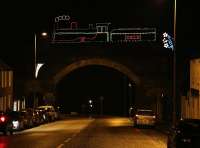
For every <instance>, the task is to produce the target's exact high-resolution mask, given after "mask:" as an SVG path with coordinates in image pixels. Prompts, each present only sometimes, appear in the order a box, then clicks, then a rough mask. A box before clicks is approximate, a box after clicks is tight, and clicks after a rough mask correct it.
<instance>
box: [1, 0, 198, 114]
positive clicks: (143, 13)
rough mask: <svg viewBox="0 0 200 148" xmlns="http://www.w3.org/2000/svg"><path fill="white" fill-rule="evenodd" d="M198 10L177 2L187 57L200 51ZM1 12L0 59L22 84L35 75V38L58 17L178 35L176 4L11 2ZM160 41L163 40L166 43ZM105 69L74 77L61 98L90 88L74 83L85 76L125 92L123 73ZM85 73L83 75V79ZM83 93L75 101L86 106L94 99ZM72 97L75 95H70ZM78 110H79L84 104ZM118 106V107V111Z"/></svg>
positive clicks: (138, 0)
mask: <svg viewBox="0 0 200 148" xmlns="http://www.w3.org/2000/svg"><path fill="white" fill-rule="evenodd" d="M196 3H197V2H196ZM198 6H199V5H196V4H195V2H192V3H189V1H186V0H181V1H178V2H177V48H179V49H181V50H182V49H184V51H186V52H185V54H186V55H187V54H190V53H193V54H196V53H199V51H200V49H199V46H198V42H199V41H200V38H199V34H198V32H199V23H198V21H199V20H198V19H199V14H200V13H199V9H197V7H198ZM1 7H2V8H4V9H1V10H0V12H1V15H0V16H1V48H0V51H1V54H0V58H1V59H2V60H3V61H5V62H6V63H7V64H8V65H10V66H11V67H12V68H13V69H14V75H15V77H16V78H18V77H19V79H20V78H23V77H26V76H27V74H28V73H30V72H31V71H30V66H31V65H32V64H33V53H34V33H38V34H39V33H40V32H42V31H47V32H49V33H50V32H51V31H52V26H53V21H54V18H55V17H56V16H59V15H70V16H71V18H72V19H73V20H76V21H78V23H79V26H80V27H81V26H83V27H87V26H88V24H90V23H93V24H94V23H99V22H110V23H111V25H112V26H113V27H116V28H120V27H125V28H127V27H155V28H157V31H158V32H161V33H162V32H165V31H166V32H169V33H170V34H172V35H173V0H100V1H95V0H65V1H64V0H61V1H58V0H57V1H48V2H46V1H36V0H34V1H26V2H24V1H23V2H21V1H13V2H7V1H6V2H4V3H3V4H1ZM158 39H159V40H161V39H162V38H158ZM100 69H101V68H99V67H98V68H97V67H96V68H95V67H93V68H91V70H90V69H87V68H85V69H81V70H79V71H75V72H73V73H72V74H71V75H69V76H68V77H66V78H65V79H64V80H63V81H62V83H61V84H60V85H59V86H58V90H59V92H60V93H61V94H62V93H63V92H64V91H65V88H66V90H68V89H69V88H70V87H73V90H75V89H77V88H76V87H83V88H84V89H86V87H84V85H83V84H84V83H82V84H80V85H78V86H77V83H74V82H75V80H74V79H80V81H81V82H82V81H83V75H84V76H85V78H84V79H85V81H86V80H88V81H90V83H89V85H93V84H92V83H96V82H97V83H98V84H100V86H101V87H102V88H103V89H105V90H106V89H107V88H104V87H103V86H110V84H111V82H118V83H117V84H118V85H116V88H115V89H116V91H117V90H120V89H119V88H117V86H122V85H120V84H119V83H121V81H122V80H121V79H122V76H120V75H121V74H120V73H116V72H114V71H111V70H108V69H105V68H103V69H101V70H100ZM95 70H96V71H99V73H100V74H102V75H103V74H105V75H106V77H104V79H101V78H102V77H101V78H100V76H97V75H96V74H95V73H94V72H91V71H95ZM102 71H104V72H102ZM80 74H82V75H81V76H80V77H79V75H80ZM90 74H92V75H93V76H94V75H95V76H96V77H95V80H92V78H91V75H90ZM108 75H112V76H109V77H111V78H112V79H113V80H108V79H107V78H108ZM97 77H98V78H99V79H97ZM114 79H115V80H114ZM101 80H102V81H103V82H105V81H106V82H108V85H105V83H102V82H101ZM66 82H67V84H66ZM109 83H110V84H109ZM72 84H75V85H72ZM61 86H62V87H61ZM108 88H109V87H108ZM78 89H79V88H78ZM80 90H83V89H80ZM84 92H86V94H84ZM93 92H95V90H94V91H93ZM105 92H106V91H104V93H105ZM118 92H119V91H118ZM69 93H71V92H69ZM73 93H74V92H73ZM81 93H83V94H82V95H78V94H76V96H74V97H77V98H78V97H83V98H80V100H81V101H82V102H84V101H83V100H84V99H85V98H87V97H88V95H93V94H88V91H86V90H83V92H81ZM100 94H101V92H96V93H95V94H94V95H97V96H98V95H100ZM120 95H121V96H123V92H119V94H118V96H114V95H109V94H107V95H105V96H106V97H108V98H109V97H121V96H120ZM63 96H64V95H63ZM71 96H73V95H72V94H71ZM119 100H120V99H119ZM82 102H81V103H82ZM118 103H119V102H118ZM72 104H73V102H72ZM108 104H110V103H108ZM78 105H79V106H80V105H81V104H78ZM115 107H116V108H117V107H118V106H115ZM79 109H80V107H79ZM121 113H122V111H121Z"/></svg>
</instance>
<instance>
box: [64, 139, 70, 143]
mask: <svg viewBox="0 0 200 148" xmlns="http://www.w3.org/2000/svg"><path fill="white" fill-rule="evenodd" d="M71 139H72V138H68V139H66V140H65V141H64V142H65V143H67V142H69V141H70V140H71Z"/></svg>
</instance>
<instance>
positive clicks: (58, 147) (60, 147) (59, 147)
mask: <svg viewBox="0 0 200 148" xmlns="http://www.w3.org/2000/svg"><path fill="white" fill-rule="evenodd" d="M63 146H64V144H60V145H59V146H57V147H56V148H62V147H63Z"/></svg>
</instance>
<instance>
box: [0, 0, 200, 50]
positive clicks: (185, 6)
mask: <svg viewBox="0 0 200 148" xmlns="http://www.w3.org/2000/svg"><path fill="white" fill-rule="evenodd" d="M195 5H196V4H195V3H194V2H192V3H189V2H188V1H186V0H181V1H179V2H178V3H177V25H178V26H177V32H178V35H177V37H179V38H181V39H182V38H183V39H185V40H194V39H195V40H197V38H194V37H193V35H196V36H197V37H198V35H197V34H195V33H194V32H196V31H199V29H198V26H199V25H198V24H197V17H198V15H199V14H200V13H198V9H196V7H195ZM1 7H2V8H4V9H1V10H0V12H1V27H2V29H1V38H2V39H3V40H2V43H3V45H5V46H4V49H1V51H3V52H5V54H7V53H10V51H11V52H13V53H20V54H21V53H23V52H26V51H27V50H31V48H32V46H33V38H34V37H33V36H34V33H35V32H37V33H39V32H42V31H51V27H52V25H53V24H52V21H53V20H54V17H55V16H58V15H63V14H68V15H70V16H71V18H72V19H74V20H77V21H78V22H79V25H80V26H82V25H88V24H89V23H96V22H110V23H111V24H112V26H113V27H115V28H117V27H156V28H157V30H158V31H160V32H163V31H167V32H169V33H171V34H172V33H173V30H172V27H173V0H100V1H95V0H84V1H83V0H60V1H58V0H57V1H48V2H46V1H36V0H34V1H27V2H24V1H23V2H22V1H13V2H4V4H1ZM198 39H199V37H198ZM11 42H12V44H11ZM5 50H6V51H7V52H6V51H5ZM8 51H9V52H8ZM16 51H17V52H16Z"/></svg>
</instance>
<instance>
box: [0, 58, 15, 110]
mask: <svg viewBox="0 0 200 148" xmlns="http://www.w3.org/2000/svg"><path fill="white" fill-rule="evenodd" d="M12 107H13V71H12V70H11V68H10V67H9V66H7V65H6V64H5V63H3V62H2V61H0V111H6V110H7V109H12Z"/></svg>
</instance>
